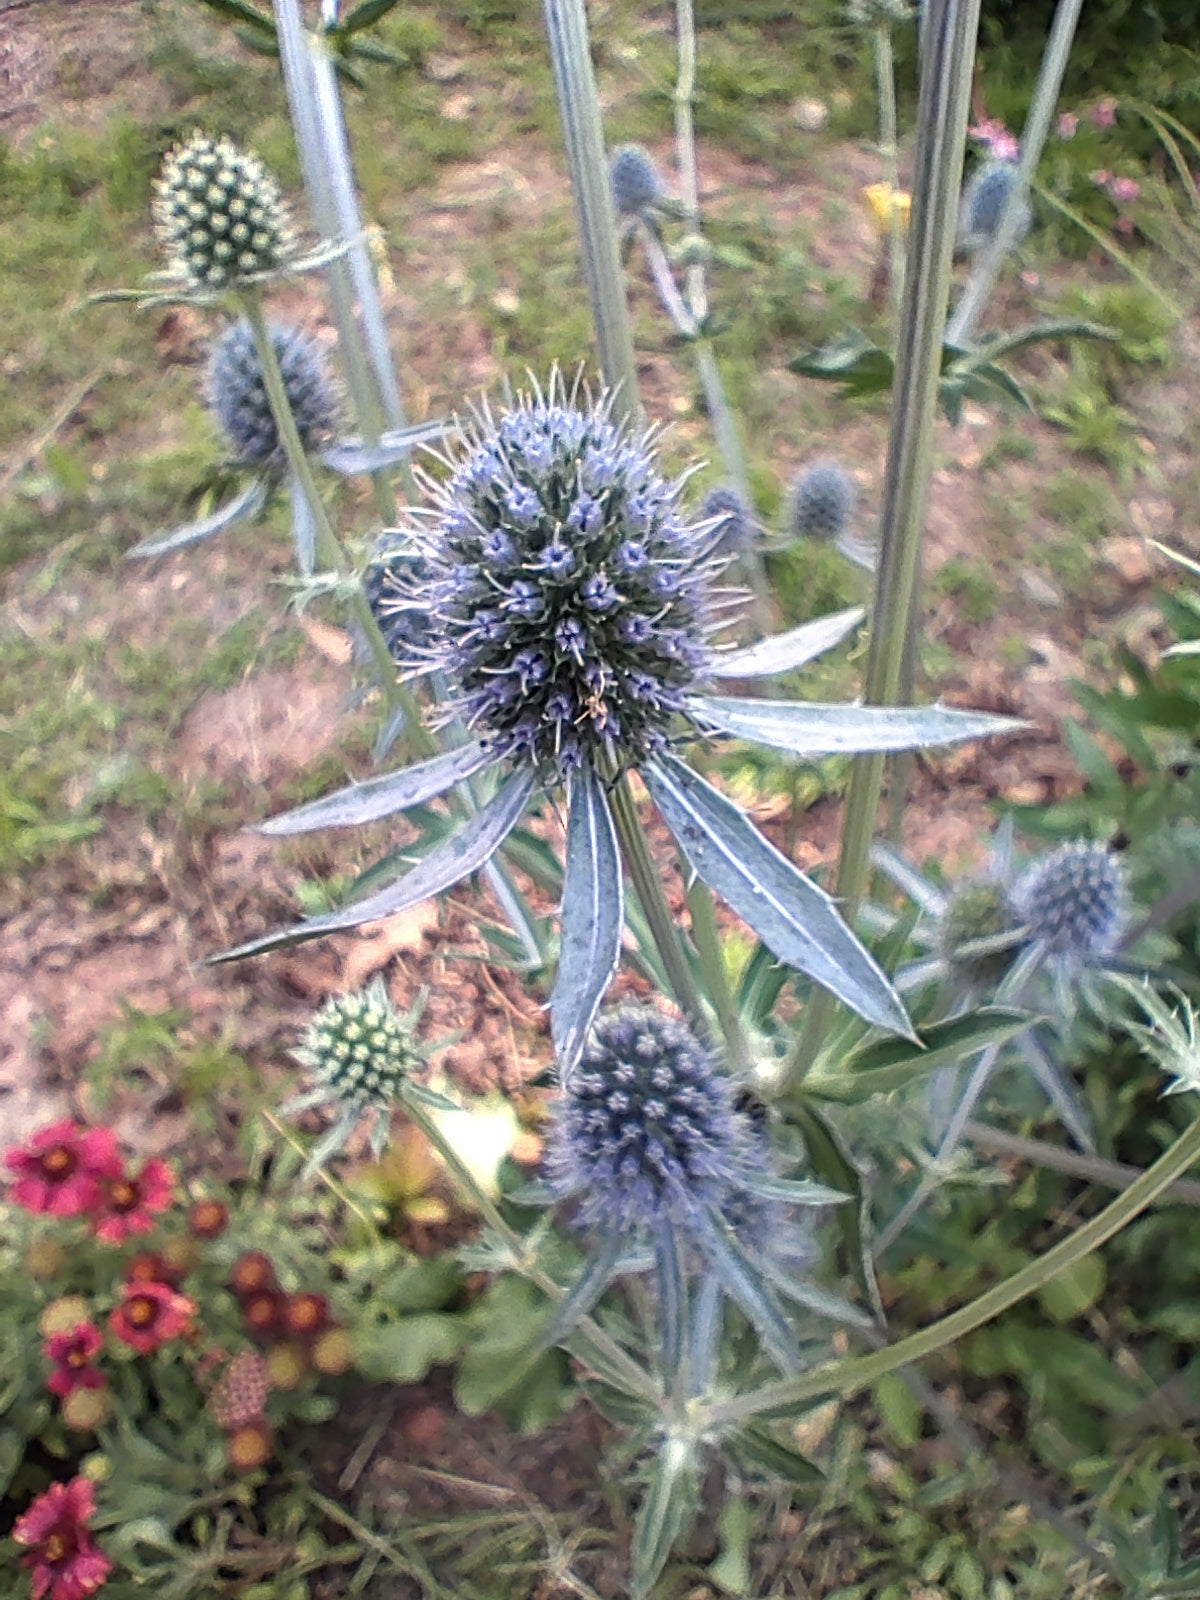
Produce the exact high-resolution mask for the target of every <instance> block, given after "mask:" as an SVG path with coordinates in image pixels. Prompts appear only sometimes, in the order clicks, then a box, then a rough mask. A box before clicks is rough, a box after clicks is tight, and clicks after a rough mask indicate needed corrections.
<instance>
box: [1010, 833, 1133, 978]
mask: <svg viewBox="0 0 1200 1600" xmlns="http://www.w3.org/2000/svg"><path fill="white" fill-rule="evenodd" d="M1012 898H1013V904H1014V906H1015V908H1016V909H1017V911H1018V913H1019V915H1020V917H1021V919H1022V921H1023V922H1024V923H1025V926H1026V931H1027V936H1028V938H1029V939H1030V940H1032V941H1033V942H1035V943H1037V944H1039V945H1040V946H1041V947H1042V949H1043V950H1044V951H1045V953H1046V955H1047V957H1048V958H1049V959H1050V960H1051V961H1053V962H1056V963H1059V964H1061V965H1063V966H1065V967H1066V968H1068V969H1074V970H1078V969H1081V968H1084V967H1095V966H1099V965H1102V964H1103V962H1105V961H1106V960H1107V959H1108V958H1109V957H1110V956H1111V955H1112V954H1113V952H1114V951H1115V950H1116V947H1117V944H1118V942H1119V941H1120V938H1121V935H1122V934H1123V933H1124V931H1125V927H1126V924H1127V922H1128V904H1127V891H1126V875H1125V868H1124V864H1123V863H1122V861H1121V859H1120V857H1119V856H1116V855H1114V854H1113V853H1112V851H1111V850H1109V849H1108V847H1107V846H1106V845H1103V844H1097V843H1095V842H1094V841H1092V840H1089V839H1075V840H1072V841H1070V842H1068V843H1067V844H1061V845H1059V846H1058V848H1057V849H1056V850H1052V851H1051V852H1050V854H1049V855H1048V856H1044V857H1043V858H1042V859H1041V860H1040V861H1035V862H1033V863H1032V865H1031V866H1029V867H1028V868H1027V869H1026V870H1025V872H1024V873H1023V874H1022V875H1021V877H1020V878H1019V879H1018V880H1017V882H1016V884H1015V885H1014V886H1013V895H1012Z"/></svg>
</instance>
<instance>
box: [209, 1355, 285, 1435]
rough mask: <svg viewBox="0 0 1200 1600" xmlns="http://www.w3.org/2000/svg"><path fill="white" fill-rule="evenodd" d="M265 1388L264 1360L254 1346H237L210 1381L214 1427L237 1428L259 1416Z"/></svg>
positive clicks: (264, 1405) (265, 1370) (263, 1401)
mask: <svg viewBox="0 0 1200 1600" xmlns="http://www.w3.org/2000/svg"><path fill="white" fill-rule="evenodd" d="M269 1392H270V1379H269V1376H268V1373H267V1363H266V1362H265V1361H264V1360H263V1358H262V1356H260V1355H259V1354H258V1352H257V1351H256V1350H241V1351H239V1352H238V1354H237V1355H236V1356H234V1358H233V1360H232V1361H231V1362H230V1363H229V1365H228V1366H227V1367H226V1368H225V1371H224V1372H223V1373H222V1374H221V1376H220V1378H219V1379H218V1380H217V1382H216V1383H215V1384H214V1386H213V1388H212V1391H211V1393H210V1394H209V1397H208V1410H209V1414H210V1416H211V1417H212V1419H213V1421H214V1422H215V1423H216V1424H217V1426H218V1428H224V1429H226V1430H227V1431H228V1430H229V1429H232V1428H240V1427H242V1426H243V1424H245V1423H247V1422H253V1421H254V1420H255V1419H256V1418H259V1417H261V1416H262V1414H263V1412H264V1411H265V1409H266V1405H267V1395H268V1393H269Z"/></svg>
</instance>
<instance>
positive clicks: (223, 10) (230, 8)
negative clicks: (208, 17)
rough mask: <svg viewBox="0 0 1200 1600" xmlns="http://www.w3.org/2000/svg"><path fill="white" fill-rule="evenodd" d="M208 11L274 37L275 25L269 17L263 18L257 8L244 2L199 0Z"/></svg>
mask: <svg viewBox="0 0 1200 1600" xmlns="http://www.w3.org/2000/svg"><path fill="white" fill-rule="evenodd" d="M201 4H202V5H206V6H207V7H208V8H209V10H210V11H216V12H219V13H220V15H221V16H223V17H232V18H233V19H234V21H235V22H242V23H245V24H247V25H248V26H249V27H252V28H258V29H260V30H261V31H262V32H264V33H269V34H271V35H272V36H274V33H275V25H274V23H273V22H272V21H271V19H270V17H268V16H265V15H264V14H263V13H262V12H261V11H259V10H258V9H257V7H255V6H252V5H248V4H247V3H246V0H201Z"/></svg>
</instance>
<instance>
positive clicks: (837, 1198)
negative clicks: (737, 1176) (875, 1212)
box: [748, 1173, 850, 1206]
mask: <svg viewBox="0 0 1200 1600" xmlns="http://www.w3.org/2000/svg"><path fill="white" fill-rule="evenodd" d="M748 1188H749V1192H750V1193H751V1194H756V1195H761V1196H762V1198H763V1199H764V1200H782V1201H783V1202H784V1203H785V1204H787V1205H792V1206H840V1205H841V1204H843V1202H844V1201H846V1200H849V1198H850V1196H849V1195H848V1194H846V1193H845V1192H844V1191H843V1190H841V1189H831V1188H829V1186H828V1185H827V1184H824V1183H815V1182H814V1181H813V1180H812V1179H810V1178H773V1177H771V1176H770V1174H768V1173H756V1174H755V1176H754V1181H753V1183H752V1184H751V1185H748Z"/></svg>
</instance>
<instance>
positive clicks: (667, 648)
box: [399, 376, 719, 781]
mask: <svg viewBox="0 0 1200 1600" xmlns="http://www.w3.org/2000/svg"><path fill="white" fill-rule="evenodd" d="M581 399H582V401H583V403H582V404H581V403H579V402H580V400H581ZM652 438H653V435H652V434H649V433H648V434H646V435H644V436H642V437H632V436H631V435H630V434H629V433H628V432H627V431H626V430H625V429H624V428H623V427H621V426H619V425H618V424H617V423H615V422H614V421H613V420H612V417H611V414H610V403H609V400H608V399H602V400H601V401H600V402H599V403H596V404H593V403H591V401H590V397H589V396H586V395H583V396H580V395H578V394H577V393H576V392H572V393H571V394H570V395H567V396H564V395H563V393H562V385H561V382H560V381H559V380H558V378H557V376H556V377H555V378H554V379H552V381H551V384H550V390H549V394H548V396H543V395H542V394H541V393H540V392H539V393H537V394H535V395H534V396H533V397H529V396H525V397H523V398H522V399H521V400H520V401H519V402H516V403H514V404H513V405H512V407H511V409H509V410H507V411H505V412H504V413H503V414H502V415H501V417H500V419H499V421H493V419H492V417H491V416H490V414H489V413H488V412H487V411H486V410H485V411H483V412H481V413H480V414H479V416H478V418H477V426H476V428H475V429H474V430H473V431H472V432H470V433H468V435H467V438H466V447H465V452H464V454H463V455H462V457H461V458H460V459H459V460H458V462H457V464H456V465H455V466H454V470H453V472H452V474H451V476H450V478H449V480H448V481H447V482H445V483H443V484H441V485H437V486H431V493H432V495H433V498H434V500H435V501H436V503H437V509H436V511H435V512H434V513H433V515H434V518H435V521H434V525H433V529H432V532H431V534H427V535H424V536H423V535H421V534H419V533H418V534H416V535H415V538H416V540H417V548H418V550H419V553H420V554H421V555H422V556H423V557H424V558H425V561H426V562H427V571H428V573H429V580H428V581H427V582H423V583H415V584H414V585H413V588H412V591H411V594H410V599H411V600H412V602H413V603H414V604H416V605H418V606H420V607H421V608H422V609H424V610H426V611H427V613H428V614H429V616H430V617H431V619H432V627H431V630H430V632H431V643H430V645H429V647H428V650H427V651H425V652H419V653H418V659H415V660H414V659H411V658H410V659H407V660H404V659H402V660H401V662H400V663H399V664H400V665H401V666H402V667H407V668H409V669H410V670H429V669H430V668H433V669H435V670H441V671H444V672H445V674H446V676H447V678H448V679H449V681H450V682H451V683H452V684H453V685H455V686H456V687H457V689H458V697H459V710H460V711H461V714H462V716H463V718H464V720H465V721H466V723H467V724H468V726H469V727H470V728H471V730H472V731H473V732H474V733H476V734H477V735H478V736H479V737H481V738H482V739H483V740H484V741H485V742H486V743H487V744H488V745H489V746H490V747H491V748H492V750H493V751H494V753H495V755H496V756H498V757H501V758H507V757H513V758H517V759H521V760H524V761H529V762H532V764H533V765H534V766H535V767H536V768H537V770H538V772H539V774H540V775H541V776H542V777H543V778H544V779H546V780H547V781H561V780H562V779H564V778H565V777H566V775H567V774H568V773H569V772H571V771H574V770H575V769H576V768H578V767H579V766H580V765H582V764H583V763H584V762H585V761H588V762H591V763H593V764H595V763H597V762H598V763H599V766H600V769H601V770H604V769H605V768H622V769H623V768H626V767H631V766H636V765H637V764H638V762H639V761H642V760H644V759H645V758H646V757H647V756H649V755H651V754H652V753H654V752H655V751H658V750H660V749H662V748H663V747H664V746H665V744H666V735H667V728H668V726H669V724H670V722H671V719H672V717H674V716H675V715H676V714H677V713H679V712H681V711H682V710H683V709H684V702H685V696H686V694H687V692H688V691H689V690H690V689H693V688H694V687H695V686H696V683H697V679H698V677H699V676H700V675H702V673H703V670H704V668H705V667H706V665H707V663H708V661H709V655H710V652H709V650H708V647H707V644H706V634H705V630H706V622H705V605H706V589H707V584H708V580H709V578H710V576H711V575H712V572H713V571H714V570H715V569H716V567H717V566H719V563H714V561H713V559H712V557H711V553H710V552H711V545H712V542H713V541H712V538H711V533H710V531H708V530H706V529H705V528H704V525H703V524H701V525H699V526H697V525H694V524H692V523H690V522H689V521H688V520H687V519H686V517H685V516H684V515H683V513H682V512H681V510H680V504H679V502H680V495H681V491H682V485H681V484H680V483H669V482H668V481H667V480H666V479H665V478H664V477H663V476H662V474H661V473H660V471H659V468H658V464H657V461H656V458H655V455H654V453H653V450H652V448H651V443H652Z"/></svg>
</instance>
